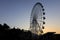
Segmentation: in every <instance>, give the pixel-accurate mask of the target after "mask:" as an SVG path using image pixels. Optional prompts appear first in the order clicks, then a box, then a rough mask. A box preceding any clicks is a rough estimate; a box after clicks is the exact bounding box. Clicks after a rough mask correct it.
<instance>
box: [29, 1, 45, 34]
mask: <svg viewBox="0 0 60 40" xmlns="http://www.w3.org/2000/svg"><path fill="white" fill-rule="evenodd" d="M44 15H45V12H44V8H43V5H42V4H41V3H39V2H37V3H36V4H35V5H34V6H33V8H32V12H31V16H30V31H31V32H32V33H35V34H38V33H39V34H42V33H43V29H44V24H45V22H44V20H45V16H44Z"/></svg>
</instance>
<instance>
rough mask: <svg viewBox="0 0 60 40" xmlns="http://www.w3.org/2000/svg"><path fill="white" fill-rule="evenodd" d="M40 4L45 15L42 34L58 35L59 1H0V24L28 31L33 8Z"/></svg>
mask: <svg viewBox="0 0 60 40" xmlns="http://www.w3.org/2000/svg"><path fill="white" fill-rule="evenodd" d="M37 2H41V3H42V5H43V6H44V9H45V13H46V15H45V16H46V20H45V22H46V24H45V29H44V32H56V33H60V0H0V24H3V23H7V24H8V25H9V26H10V27H14V26H15V27H18V28H20V29H25V30H27V29H29V27H30V15H31V11H32V8H33V6H34V5H35V4H36V3H37Z"/></svg>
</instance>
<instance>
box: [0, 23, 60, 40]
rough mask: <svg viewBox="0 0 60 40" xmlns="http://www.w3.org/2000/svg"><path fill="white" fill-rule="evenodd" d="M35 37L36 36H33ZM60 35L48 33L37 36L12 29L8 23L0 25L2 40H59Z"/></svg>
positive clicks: (0, 37) (0, 38)
mask: <svg viewBox="0 0 60 40" xmlns="http://www.w3.org/2000/svg"><path fill="white" fill-rule="evenodd" d="M33 35H34V36H33ZM58 39H60V34H54V32H48V33H46V34H43V35H39V36H38V35H36V34H33V33H31V32H30V31H25V30H23V29H22V30H20V29H15V28H12V29H11V28H10V27H9V26H8V25H7V24H6V23H4V25H1V24H0V40H58Z"/></svg>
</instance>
